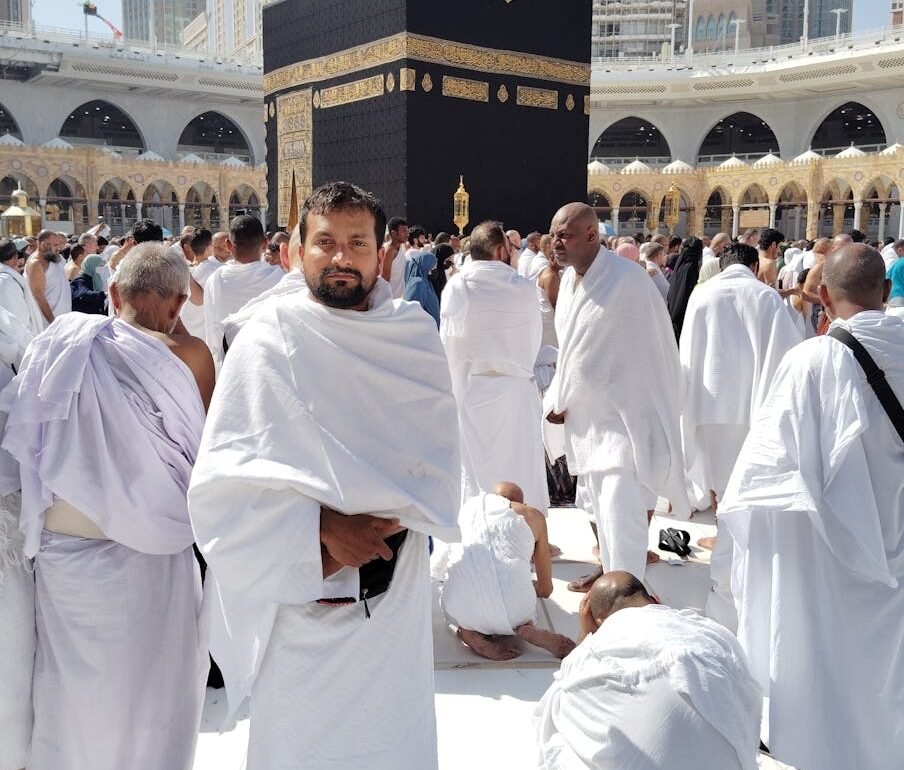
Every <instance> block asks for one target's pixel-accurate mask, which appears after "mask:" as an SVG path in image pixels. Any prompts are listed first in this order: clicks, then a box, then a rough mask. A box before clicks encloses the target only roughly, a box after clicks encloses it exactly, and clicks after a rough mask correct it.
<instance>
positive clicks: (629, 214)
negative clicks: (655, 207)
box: [618, 189, 651, 235]
mask: <svg viewBox="0 0 904 770" xmlns="http://www.w3.org/2000/svg"><path fill="white" fill-rule="evenodd" d="M650 211H651V209H650V196H649V195H648V194H647V193H645V192H642V191H640V190H633V189H632V190H628V191H627V192H626V193H624V195H622V197H621V200H620V201H619V202H618V235H622V234H623V233H624V234H627V235H634V234H635V233H638V232H641V231H643V230H644V228H646V226H647V218H648V217H649V215H650Z"/></svg>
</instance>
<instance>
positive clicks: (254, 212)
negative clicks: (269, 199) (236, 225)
mask: <svg viewBox="0 0 904 770" xmlns="http://www.w3.org/2000/svg"><path fill="white" fill-rule="evenodd" d="M260 209H261V204H260V196H259V195H258V194H257V191H256V190H255V189H254V188H253V187H252V186H251V185H249V184H241V185H239V186H238V187H236V188H235V189H234V190H233V191H232V192H231V193H230V194H229V218H230V219H231V218H232V217H234V216H238V215H239V214H249V215H251V216H256V217H259V216H260Z"/></svg>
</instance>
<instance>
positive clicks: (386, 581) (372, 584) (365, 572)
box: [317, 529, 408, 618]
mask: <svg viewBox="0 0 904 770" xmlns="http://www.w3.org/2000/svg"><path fill="white" fill-rule="evenodd" d="M406 537H408V530H407V529H403V530H402V531H401V532H396V533H395V534H394V535H390V536H389V537H387V538H386V540H385V541H384V542H385V543H386V545H388V546H389V547H390V549H391V550H392V558H391V559H383V558H376V559H374V560H373V561H369V562H367V564H365V565H364V566H363V567H359V568H358V577H359V581H360V584H361V590H360V591H359V592H358V598H357V599H355V598H354V597H353V596H341V597H337V598H334V599H319V600H318V602H317V603H318V604H338V605H341V604H354V603H355V602H356V601H360V602H364V614H365V616H366V617H368V618H369V617H370V608H369V607H368V606H367V600H368V599H373V598H374V597H375V596H379V595H380V594H384V593H386V591H387V590H388V589H389V585H390V583H392V578H393V575H394V574H395V568H396V564H397V563H398V561H399V551H400V550H401V549H402V543H404V542H405V538H406Z"/></svg>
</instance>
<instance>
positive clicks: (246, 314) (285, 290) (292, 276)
mask: <svg viewBox="0 0 904 770" xmlns="http://www.w3.org/2000/svg"><path fill="white" fill-rule="evenodd" d="M307 288H308V282H307V281H306V280H305V277H304V273H303V272H301V270H297V269H296V270H290V271H289V272H288V273H286V274H285V275H284V276H283V277H282V278H280V279H279V283H278V284H276V286H274V287H273V288H272V289H267V291H265V292H263V293H262V294H258V295H257V296H256V297H255V298H254V299H252V300H249V301H248V302H247V303H245V305H243V306H242V308H241V309H240V310H237V311H236V312H235V313H232V314H231V315H228V316H226V318H225V319H223V337H224V339H225V340H226V344H227V345H229V346H230V347H231V346H232V343H233V342H235V335H236V334H238V333H239V330H240V329H241V328H242V327H243V326H244V325H245V324H246V323H248V321H250V320H251V318H252V317H254V315H255V314H256V313H257V311H258V310H260V308H261V307H262V306H263V305H264V304H265V303H266V302H267V301H268V300H270V299H271V298H273V297H283V296H285V295H286V294H294V293H295V292H305V293H307Z"/></svg>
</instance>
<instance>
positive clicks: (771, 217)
mask: <svg viewBox="0 0 904 770" xmlns="http://www.w3.org/2000/svg"><path fill="white" fill-rule="evenodd" d="M777 213H778V205H777V204H775V203H770V204H769V227H772V228H774V227H775V217H776V214H777Z"/></svg>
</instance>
